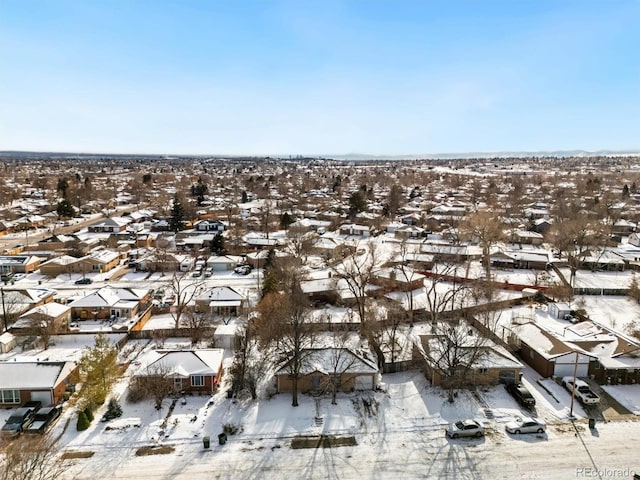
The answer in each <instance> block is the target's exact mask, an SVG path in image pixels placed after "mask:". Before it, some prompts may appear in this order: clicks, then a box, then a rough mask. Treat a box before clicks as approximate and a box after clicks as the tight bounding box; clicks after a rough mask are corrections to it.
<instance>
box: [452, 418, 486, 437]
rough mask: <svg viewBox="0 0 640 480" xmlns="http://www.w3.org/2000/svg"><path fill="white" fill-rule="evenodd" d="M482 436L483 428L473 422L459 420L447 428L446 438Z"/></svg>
mask: <svg viewBox="0 0 640 480" xmlns="http://www.w3.org/2000/svg"><path fill="white" fill-rule="evenodd" d="M483 435H484V427H483V426H482V425H480V424H479V423H478V422H476V421H475V420H459V421H457V422H456V423H452V424H451V425H449V428H447V437H451V438H458V437H481V436H483Z"/></svg>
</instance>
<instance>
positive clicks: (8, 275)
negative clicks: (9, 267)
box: [0, 273, 13, 282]
mask: <svg viewBox="0 0 640 480" xmlns="http://www.w3.org/2000/svg"><path fill="white" fill-rule="evenodd" d="M12 278H13V273H3V274H2V275H0V281H3V282H8V281H9V280H11V279H12Z"/></svg>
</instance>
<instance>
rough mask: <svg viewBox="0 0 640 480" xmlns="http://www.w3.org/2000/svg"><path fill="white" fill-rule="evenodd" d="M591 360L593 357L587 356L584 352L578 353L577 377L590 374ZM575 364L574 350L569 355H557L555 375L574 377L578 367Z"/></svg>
mask: <svg viewBox="0 0 640 480" xmlns="http://www.w3.org/2000/svg"><path fill="white" fill-rule="evenodd" d="M590 360H592V358H591V357H587V356H586V355H582V354H579V355H578V369H577V374H576V376H577V377H586V376H588V375H589V361H590ZM575 365H576V354H575V353H573V352H572V353H569V354H567V355H562V356H561V357H556V359H555V367H554V369H553V375H554V376H556V377H569V376H570V377H573V371H574V369H575V368H576V366H575Z"/></svg>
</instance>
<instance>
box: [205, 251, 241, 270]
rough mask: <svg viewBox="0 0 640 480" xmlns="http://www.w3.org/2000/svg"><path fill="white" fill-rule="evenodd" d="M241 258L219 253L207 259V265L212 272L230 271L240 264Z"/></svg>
mask: <svg viewBox="0 0 640 480" xmlns="http://www.w3.org/2000/svg"><path fill="white" fill-rule="evenodd" d="M242 263H243V258H242V257H240V256H237V255H220V256H213V257H209V259H207V267H211V269H212V270H213V271H214V272H228V271H232V270H233V269H234V268H236V267H237V266H238V265H242Z"/></svg>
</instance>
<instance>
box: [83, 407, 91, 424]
mask: <svg viewBox="0 0 640 480" xmlns="http://www.w3.org/2000/svg"><path fill="white" fill-rule="evenodd" d="M83 412H84V414H85V415H86V417H87V420H89V423H91V422H93V411H92V410H91V407H90V406H89V405H87V406H86V407H85V409H84V410H83Z"/></svg>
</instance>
